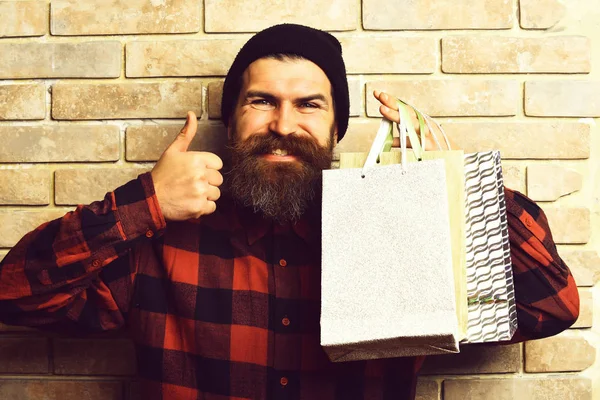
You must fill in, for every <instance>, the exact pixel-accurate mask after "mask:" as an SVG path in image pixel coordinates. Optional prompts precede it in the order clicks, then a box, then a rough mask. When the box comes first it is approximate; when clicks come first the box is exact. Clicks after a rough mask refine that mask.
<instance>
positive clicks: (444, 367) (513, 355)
mask: <svg viewBox="0 0 600 400" xmlns="http://www.w3.org/2000/svg"><path fill="white" fill-rule="evenodd" d="M520 366H521V349H520V347H519V345H509V346H481V345H470V346H469V345H466V346H461V348H460V353H458V354H449V355H440V356H431V357H427V358H426V359H425V364H424V365H423V369H422V370H421V374H422V375H444V374H489V373H509V372H518V371H519V367H520Z"/></svg>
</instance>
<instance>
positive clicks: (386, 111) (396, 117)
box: [379, 105, 400, 124]
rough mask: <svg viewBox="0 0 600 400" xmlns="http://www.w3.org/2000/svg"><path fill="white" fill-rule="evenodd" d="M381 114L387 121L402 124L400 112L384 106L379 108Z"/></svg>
mask: <svg viewBox="0 0 600 400" xmlns="http://www.w3.org/2000/svg"><path fill="white" fill-rule="evenodd" d="M379 112H380V113H381V115H383V116H384V117H385V118H386V119H389V120H390V121H392V122H395V123H397V124H399V123H400V113H399V112H398V110H392V109H391V108H389V107H386V106H383V105H382V106H379Z"/></svg>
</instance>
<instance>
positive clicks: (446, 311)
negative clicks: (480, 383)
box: [321, 120, 459, 361]
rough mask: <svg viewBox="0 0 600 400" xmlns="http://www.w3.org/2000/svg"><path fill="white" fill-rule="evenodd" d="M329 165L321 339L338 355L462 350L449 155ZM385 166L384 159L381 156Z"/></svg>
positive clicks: (382, 137) (378, 144)
mask: <svg viewBox="0 0 600 400" xmlns="http://www.w3.org/2000/svg"><path fill="white" fill-rule="evenodd" d="M400 132H401V135H400V137H401V143H402V159H401V162H400V164H395V165H378V162H377V161H381V151H382V149H386V150H387V149H389V147H391V144H390V143H391V134H392V124H391V122H389V121H386V120H383V121H382V123H381V127H380V129H379V132H378V133H377V136H376V137H375V140H374V142H373V145H372V147H371V150H370V152H369V154H368V156H367V160H366V162H365V164H364V166H363V168H351V169H339V170H327V171H323V198H322V202H323V209H322V214H323V216H322V283H321V285H322V298H321V345H322V346H323V348H324V350H325V352H326V353H327V355H328V356H329V358H330V359H331V360H332V361H351V360H364V359H373V358H388V357H400V356H417V355H427V354H443V353H456V352H458V338H459V334H458V330H459V329H458V320H457V312H456V298H455V291H454V276H453V267H452V246H451V239H450V237H451V234H450V222H449V209H448V193H447V182H446V171H445V164H444V161H443V160H428V161H420V162H412V163H409V162H408V161H407V150H406V134H407V133H408V132H407V128H406V126H405V125H403V126H401V127H400ZM379 164H380V163H379Z"/></svg>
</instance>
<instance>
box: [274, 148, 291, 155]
mask: <svg viewBox="0 0 600 400" xmlns="http://www.w3.org/2000/svg"><path fill="white" fill-rule="evenodd" d="M271 153H272V154H273V155H276V156H287V155H288V152H287V150H281V149H276V150H273V151H272V152H271Z"/></svg>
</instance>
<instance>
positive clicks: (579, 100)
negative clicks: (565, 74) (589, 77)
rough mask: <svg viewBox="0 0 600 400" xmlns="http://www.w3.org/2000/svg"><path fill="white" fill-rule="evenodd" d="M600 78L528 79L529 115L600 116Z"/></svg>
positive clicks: (526, 110)
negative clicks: (573, 79)
mask: <svg viewBox="0 0 600 400" xmlns="http://www.w3.org/2000/svg"><path fill="white" fill-rule="evenodd" d="M598 92H600V81H532V82H525V114H526V115H528V116H532V117H600V98H599V97H598Z"/></svg>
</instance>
